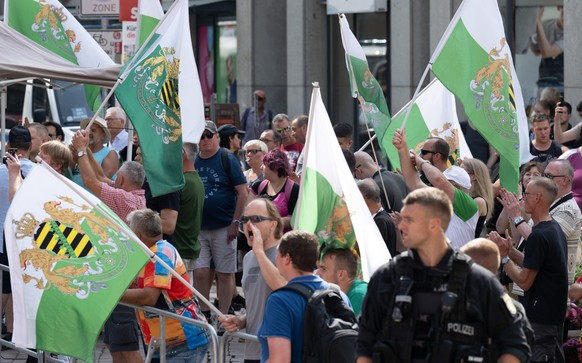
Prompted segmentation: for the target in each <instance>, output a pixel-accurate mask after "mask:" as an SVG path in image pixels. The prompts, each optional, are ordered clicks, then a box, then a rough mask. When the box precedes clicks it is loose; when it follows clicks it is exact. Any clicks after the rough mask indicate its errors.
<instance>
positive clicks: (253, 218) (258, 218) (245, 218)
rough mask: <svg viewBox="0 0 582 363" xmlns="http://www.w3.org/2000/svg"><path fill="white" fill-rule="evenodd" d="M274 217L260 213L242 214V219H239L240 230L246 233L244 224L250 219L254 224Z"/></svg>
mask: <svg viewBox="0 0 582 363" xmlns="http://www.w3.org/2000/svg"><path fill="white" fill-rule="evenodd" d="M273 220H274V219H273V218H271V217H265V216H258V215H251V216H241V217H240V220H239V221H238V230H239V231H240V232H242V233H244V230H243V226H244V225H245V224H247V222H248V221H251V223H252V224H257V223H261V222H264V221H273Z"/></svg>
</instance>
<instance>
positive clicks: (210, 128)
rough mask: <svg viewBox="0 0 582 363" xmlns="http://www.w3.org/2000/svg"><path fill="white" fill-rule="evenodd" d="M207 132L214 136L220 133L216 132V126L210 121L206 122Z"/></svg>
mask: <svg viewBox="0 0 582 363" xmlns="http://www.w3.org/2000/svg"><path fill="white" fill-rule="evenodd" d="M204 128H205V129H206V130H208V131H210V132H212V133H213V134H216V133H217V132H218V131H216V124H215V123H214V122H212V121H210V120H206V127H204Z"/></svg>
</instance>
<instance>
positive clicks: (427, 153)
mask: <svg viewBox="0 0 582 363" xmlns="http://www.w3.org/2000/svg"><path fill="white" fill-rule="evenodd" d="M449 152H450V147H449V144H448V143H447V142H446V141H445V140H444V139H441V138H440V137H431V138H428V139H427V140H426V141H425V142H424V145H423V146H422V149H420V157H421V158H423V159H424V160H428V161H429V162H430V163H431V164H432V165H433V166H435V167H436V168H437V169H439V170H440V171H441V172H444V171H445V170H447V168H448V167H449V166H448V158H449Z"/></svg>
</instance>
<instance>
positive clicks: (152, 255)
mask: <svg viewBox="0 0 582 363" xmlns="http://www.w3.org/2000/svg"><path fill="white" fill-rule="evenodd" d="M41 165H42V166H43V167H44V168H45V169H46V170H48V171H49V172H50V173H51V174H53V175H54V176H56V177H57V178H58V179H59V180H61V181H62V182H63V183H65V184H66V185H67V186H68V187H69V188H70V189H72V190H73V191H74V192H75V193H77V195H79V196H80V197H81V198H83V200H84V201H85V202H87V203H89V204H90V205H93V202H91V201H90V200H89V199H88V198H87V197H86V196H85V195H83V194H82V193H79V191H78V190H77V189H76V187H77V185H76V184H74V182H73V181H71V180H69V179H67V178H65V177H64V176H62V175H61V174H59V173H57V172H56V171H55V170H54V169H53V168H51V167H50V165H48V164H47V163H45V162H41ZM71 185H74V186H71ZM94 207H95V208H97V209H99V210H101V208H102V207H101V206H99V205H95V206H94ZM103 216H104V217H105V218H106V219H107V220H108V221H109V222H111V223H113V224H114V225H115V226H116V227H117V228H119V229H120V230H128V229H129V227H128V226H127V225H122V224H120V223H119V222H118V221H116V220H115V219H114V218H112V217H111V216H110V215H109V213H103ZM129 230H131V229H129ZM128 237H129V238H130V239H131V240H132V241H133V242H135V243H136V244H137V245H138V246H139V247H140V248H141V249H142V250H143V251H144V252H145V253H146V254H147V255H148V256H149V258H150V259H154V260H155V261H156V262H158V263H159V264H160V265H162V266H163V267H164V268H165V269H167V270H168V271H169V272H170V273H171V274H172V275H173V276H174V277H175V278H177V279H178V281H180V282H181V283H182V284H183V285H184V286H186V287H187V288H188V289H189V290H190V291H192V293H194V295H196V296H197V297H198V298H199V299H200V300H201V301H202V302H203V303H205V304H206V305H208V307H209V308H210V309H211V310H212V311H214V313H215V314H216V315H218V316H222V315H224V314H223V313H222V312H221V311H220V310H218V308H216V307H215V306H214V304H212V303H211V302H210V301H208V299H206V298H205V297H204V296H203V295H202V294H201V293H200V292H198V290H196V289H195V288H194V287H193V286H192V285H191V284H190V283H188V281H186V280H185V279H184V278H183V277H182V276H180V275H179V274H178V273H177V272H176V270H174V269H173V268H171V267H170V266H168V264H167V263H166V262H165V261H163V260H162V259H161V258H159V257H158V256H157V255H156V254H155V253H153V252H152V250H150V248H149V247H148V246H146V245H145V244H144V243H143V242H142V241H141V240H140V239H139V238H137V236H136V235H135V233H133V231H132V233H130V234H128Z"/></svg>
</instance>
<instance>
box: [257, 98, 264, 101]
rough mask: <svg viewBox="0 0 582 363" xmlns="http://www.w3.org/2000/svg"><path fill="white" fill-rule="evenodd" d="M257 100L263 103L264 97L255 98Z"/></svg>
mask: <svg viewBox="0 0 582 363" xmlns="http://www.w3.org/2000/svg"><path fill="white" fill-rule="evenodd" d="M257 100H259V101H264V100H265V97H257Z"/></svg>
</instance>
